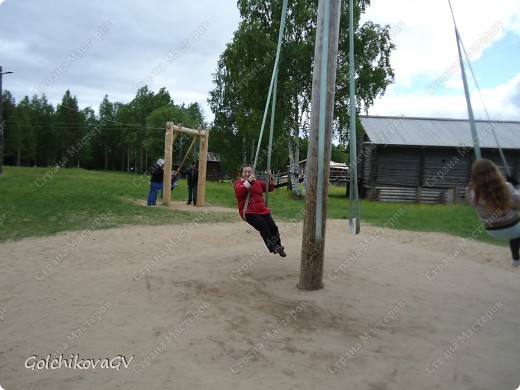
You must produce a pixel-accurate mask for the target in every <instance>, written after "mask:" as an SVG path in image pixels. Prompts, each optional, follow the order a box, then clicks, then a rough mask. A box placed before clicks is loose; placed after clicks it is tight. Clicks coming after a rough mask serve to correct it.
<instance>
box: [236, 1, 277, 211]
mask: <svg viewBox="0 0 520 390" xmlns="http://www.w3.org/2000/svg"><path fill="white" fill-rule="evenodd" d="M286 15H287V0H284V1H283V6H282V18H281V21H280V31H279V33H278V46H277V48H276V59H275V61H274V66H273V74H272V77H271V84H270V86H269V93H268V94H267V102H266V104H265V110H264V116H263V119H262V126H261V128H260V136H259V137H258V145H257V147H256V154H255V160H254V163H253V172H255V170H256V164H257V162H258V156H259V154H260V146H261V143H262V136H263V134H264V128H265V122H266V120H267V111H268V109H269V102H270V101H271V94H272V106H271V128H270V133H269V147H268V149H267V167H266V170H267V172H268V174H270V173H271V154H272V153H271V152H272V148H273V134H274V118H275V107H276V92H277V83H278V67H279V64H280V52H281V49H282V38H283V33H284V29H285V17H286ZM250 196H251V191H248V193H247V198H246V203H245V205H244V210H243V211H242V213H243V217H244V220H245V217H246V210H247V207H248V205H249V198H250ZM268 204H269V191H266V193H265V205H266V206H267V205H268Z"/></svg>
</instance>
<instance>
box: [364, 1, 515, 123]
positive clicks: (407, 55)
mask: <svg viewBox="0 0 520 390" xmlns="http://www.w3.org/2000/svg"><path fill="white" fill-rule="evenodd" d="M451 3H452V6H453V11H454V14H455V19H456V23H457V26H458V30H459V33H460V35H461V38H462V41H463V43H464V46H465V47H466V50H467V51H468V54H469V57H470V60H471V61H472V62H473V61H476V60H477V59H478V58H480V56H481V55H482V54H483V52H484V50H485V49H486V48H488V47H490V45H492V44H493V43H495V42H498V41H499V40H500V39H501V38H502V37H503V36H504V34H505V32H512V33H514V34H518V35H520V7H518V3H517V2H514V1H510V0H496V1H494V2H493V3H492V4H490V3H489V2H488V1H483V0H477V1H471V0H452V2H451ZM363 20H372V21H374V22H376V23H379V24H389V25H390V26H394V27H395V28H394V30H395V34H394V36H393V42H394V43H395V44H396V46H397V48H396V50H394V52H393V53H392V57H391V65H392V67H393V69H394V71H395V83H394V85H392V86H391V87H390V88H389V89H388V90H387V92H386V94H385V96H384V97H382V98H380V99H378V101H377V103H376V105H375V106H374V107H373V108H371V109H370V110H369V112H370V113H371V114H378V115H384V114H388V115H390V114H391V115H393V114H397V115H405V116H427V117H429V116H432V117H437V116H443V117H454V118H466V117H467V110H466V103H465V98H464V90H463V87H462V81H461V75H460V71H459V70H458V68H459V65H458V64H459V57H458V52H457V46H456V39H455V32H454V27H453V20H452V15H451V11H450V7H449V4H448V2H445V1H429V2H424V1H414V0H394V1H391V2H390V1H387V0H372V1H371V6H370V7H369V8H368V9H367V12H366V14H365V16H364V19H363ZM468 77H471V76H470V75H469V72H468ZM477 77H478V75H477ZM440 81H443V83H442V85H443V88H437V89H436V90H435V93H434V96H431V95H428V94H426V93H425V91H426V89H427V88H428V87H431V86H432V83H435V82H437V83H438V82H440ZM517 84H518V83H516V84H515V81H514V80H511V81H510V82H509V83H506V84H503V85H498V86H496V87H495V88H492V89H489V90H487V91H485V96H487V99H486V100H488V101H489V102H488V103H486V104H487V105H490V106H493V105H494V106H496V107H494V109H493V110H494V111H495V112H498V111H499V110H502V111H503V112H504V116H505V115H506V114H507V115H508V116H509V118H508V119H511V118H516V119H520V109H519V107H518V106H516V108H515V106H514V105H512V104H509V103H508V102H506V101H505V99H506V98H505V96H508V94H513V92H512V91H514V88H515V87H517ZM457 90H458V91H460V94H458V95H455V94H454V91H457ZM408 91H411V92H410V93H409V94H408ZM405 93H406V94H405ZM483 94H484V91H483ZM476 98H477V99H478V100H479V101H480V98H479V97H478V96H477V97H476ZM472 100H474V99H472ZM489 109H490V108H489V107H488V110H489ZM484 116H485V114H483V115H482V117H483V118H484Z"/></svg>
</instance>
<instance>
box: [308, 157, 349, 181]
mask: <svg viewBox="0 0 520 390" xmlns="http://www.w3.org/2000/svg"><path fill="white" fill-rule="evenodd" d="M306 164H307V159H305V160H301V161H300V162H299V167H300V172H301V175H302V176H303V175H304V173H305V166H306ZM348 181H349V167H348V165H347V164H344V163H338V162H334V161H331V162H330V165H329V183H330V184H332V185H339V186H346V185H347V183H348Z"/></svg>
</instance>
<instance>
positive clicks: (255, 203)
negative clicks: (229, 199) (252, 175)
mask: <svg viewBox="0 0 520 390" xmlns="http://www.w3.org/2000/svg"><path fill="white" fill-rule="evenodd" d="M249 188H251V196H250V197H249V204H248V206H247V210H246V214H269V213H270V212H271V210H269V209H268V208H267V206H266V205H265V202H264V197H263V195H262V194H263V193H264V192H265V190H266V188H267V184H266V182H265V181H262V180H255V181H254V182H253V184H251V185H249V182H247V183H246V180H244V179H238V180H237V181H236V182H235V196H236V197H237V200H238V212H239V213H240V217H242V219H244V215H243V214H244V206H245V204H246V199H247V193H248V192H249ZM273 190H274V184H271V185H269V192H271V191H273Z"/></svg>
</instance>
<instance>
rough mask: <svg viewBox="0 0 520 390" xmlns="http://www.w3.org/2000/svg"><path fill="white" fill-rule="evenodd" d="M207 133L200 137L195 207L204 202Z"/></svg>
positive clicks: (200, 205) (202, 204)
mask: <svg viewBox="0 0 520 390" xmlns="http://www.w3.org/2000/svg"><path fill="white" fill-rule="evenodd" d="M208 141H209V132H208V131H206V133H205V135H204V136H202V137H200V147H199V182H198V184H197V207H203V206H204V204H205V202H206V166H207V164H208Z"/></svg>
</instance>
